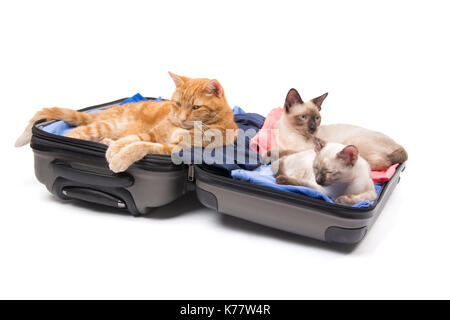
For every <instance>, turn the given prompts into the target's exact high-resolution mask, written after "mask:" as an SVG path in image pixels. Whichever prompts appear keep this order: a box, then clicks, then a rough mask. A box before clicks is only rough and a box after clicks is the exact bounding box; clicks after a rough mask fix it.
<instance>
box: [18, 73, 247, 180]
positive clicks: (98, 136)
mask: <svg viewBox="0 0 450 320" xmlns="http://www.w3.org/2000/svg"><path fill="white" fill-rule="evenodd" d="M169 75H170V76H171V77H172V79H173V81H174V82H175V85H176V90H175V92H174V94H173V95H172V99H171V100H169V101H142V102H137V103H127V104H124V105H117V106H114V107H111V108H109V109H107V110H105V111H102V112H100V113H96V114H88V113H84V112H79V111H75V110H71V109H65V108H58V107H55V108H45V109H43V110H42V111H39V112H37V113H36V115H35V116H34V117H33V118H32V119H31V120H30V123H29V125H28V126H27V128H26V129H25V131H24V133H23V134H22V135H21V136H20V137H19V139H17V141H16V144H15V145H16V147H21V146H23V145H26V144H27V143H29V142H30V140H31V128H32V126H33V124H34V122H35V121H37V120H39V119H47V120H63V121H65V122H67V123H69V124H71V125H75V126H77V127H76V128H74V129H72V130H70V131H69V132H68V133H67V134H66V136H67V137H71V138H75V139H83V140H90V141H97V142H101V143H104V144H107V145H109V147H108V150H107V152H106V159H107V160H108V162H109V167H110V169H111V170H112V171H114V172H121V171H125V170H126V169H127V168H128V167H129V166H130V165H131V164H133V163H134V162H135V161H138V160H140V159H142V158H143V157H144V156H145V155H147V154H165V155H169V154H171V153H172V152H173V151H175V150H177V149H179V148H185V147H191V146H200V147H218V146H222V145H228V144H232V143H234V141H235V139H236V134H237V129H238V127H237V125H236V123H235V122H234V118H233V112H232V110H231V108H230V107H229V105H228V102H227V100H226V98H225V95H224V90H223V88H222V86H221V85H220V83H219V82H218V81H217V80H215V79H213V80H210V79H191V78H188V77H182V76H178V75H175V74H173V73H170V72H169ZM194 122H196V123H195V124H196V125H197V124H198V123H199V122H201V124H202V126H201V131H199V130H196V134H197V132H199V133H200V136H197V137H196V138H195V139H194ZM196 128H197V126H196ZM176 148H177V149H176Z"/></svg>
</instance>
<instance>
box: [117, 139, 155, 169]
mask: <svg viewBox="0 0 450 320" xmlns="http://www.w3.org/2000/svg"><path fill="white" fill-rule="evenodd" d="M147 153H148V146H147V144H146V143H145V142H142V141H138V142H134V143H132V144H129V145H127V146H124V147H123V148H122V149H120V151H119V152H118V153H117V154H115V155H114V156H113V157H112V159H111V161H109V168H110V169H111V171H113V172H115V173H117V172H123V171H125V170H127V169H128V168H129V167H130V166H131V165H132V164H133V163H134V162H136V161H138V160H140V159H142V158H143V157H145V155H146V154H147Z"/></svg>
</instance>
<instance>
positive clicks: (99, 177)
mask: <svg viewBox="0 0 450 320" xmlns="http://www.w3.org/2000/svg"><path fill="white" fill-rule="evenodd" d="M51 166H52V169H53V172H54V173H55V174H56V175H57V176H60V177H63V178H66V179H68V180H72V181H77V182H81V183H85V184H89V185H93V186H103V187H117V188H127V187H131V186H132V185H133V183H134V179H133V177H132V176H131V175H129V174H128V173H126V172H121V173H118V174H115V175H106V174H101V173H96V172H91V171H85V170H81V169H75V168H72V167H71V166H70V165H69V164H68V163H67V162H65V161H61V160H55V161H53V162H52V163H51Z"/></svg>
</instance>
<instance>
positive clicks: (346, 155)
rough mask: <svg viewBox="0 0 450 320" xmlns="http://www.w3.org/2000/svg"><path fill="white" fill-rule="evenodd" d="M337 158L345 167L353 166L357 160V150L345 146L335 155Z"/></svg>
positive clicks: (353, 147)
mask: <svg viewBox="0 0 450 320" xmlns="http://www.w3.org/2000/svg"><path fill="white" fill-rule="evenodd" d="M337 157H338V158H339V159H341V160H343V161H344V163H345V164H346V165H354V164H355V162H356V160H358V148H356V147H355V146H353V145H349V146H346V147H345V148H344V149H342V151H341V152H339V153H338V154H337Z"/></svg>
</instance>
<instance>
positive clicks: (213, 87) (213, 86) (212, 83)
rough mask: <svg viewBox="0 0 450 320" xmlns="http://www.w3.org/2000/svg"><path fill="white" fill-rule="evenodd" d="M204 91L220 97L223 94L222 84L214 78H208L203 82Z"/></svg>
mask: <svg viewBox="0 0 450 320" xmlns="http://www.w3.org/2000/svg"><path fill="white" fill-rule="evenodd" d="M205 92H206V93H208V94H214V95H216V96H217V97H218V98H220V97H221V96H222V95H223V88H222V85H221V84H220V83H219V81H217V80H216V79H213V80H209V81H208V82H207V83H206V84H205Z"/></svg>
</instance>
